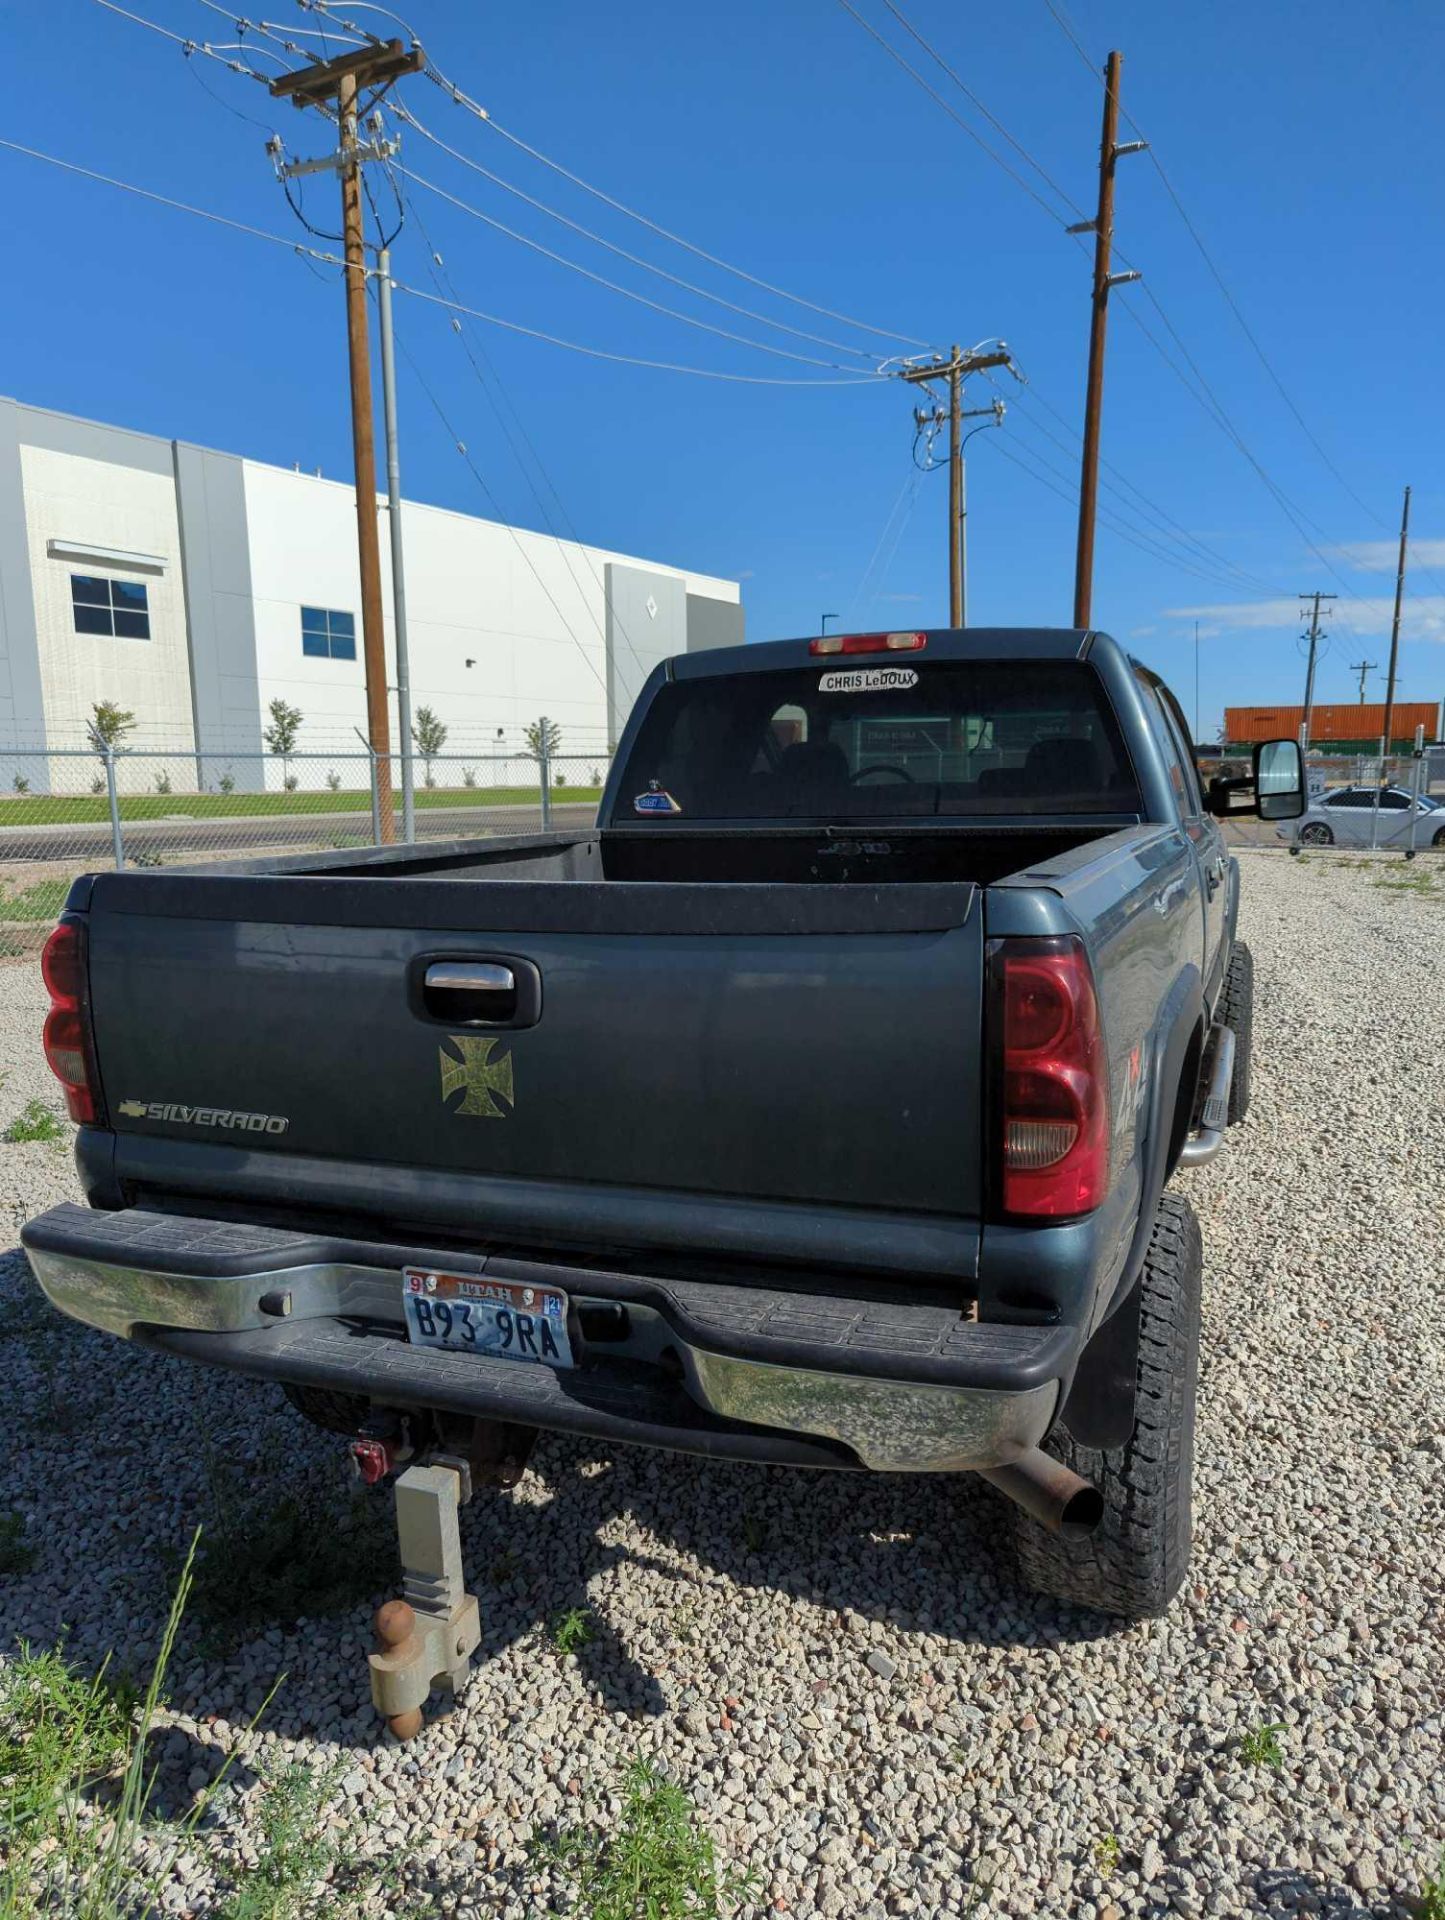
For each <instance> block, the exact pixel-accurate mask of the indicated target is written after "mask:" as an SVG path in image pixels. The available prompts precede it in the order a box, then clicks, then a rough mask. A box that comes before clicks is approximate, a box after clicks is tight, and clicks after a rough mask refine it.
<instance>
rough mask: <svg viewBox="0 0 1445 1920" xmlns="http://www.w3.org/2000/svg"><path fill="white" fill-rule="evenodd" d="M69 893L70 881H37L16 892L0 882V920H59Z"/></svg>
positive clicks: (17, 889)
mask: <svg viewBox="0 0 1445 1920" xmlns="http://www.w3.org/2000/svg"><path fill="white" fill-rule="evenodd" d="M0 818H3V815H0ZM69 892H70V882H69V881H68V880H37V881H36V882H35V884H34V885H33V886H29V887H19V888H16V889H14V890H12V889H11V888H10V887H9V886H8V885H7V884H6V883H5V882H4V881H0V920H58V919H59V918H60V915H61V912H62V910H63V909H64V906H65V896H66V894H68V893H69Z"/></svg>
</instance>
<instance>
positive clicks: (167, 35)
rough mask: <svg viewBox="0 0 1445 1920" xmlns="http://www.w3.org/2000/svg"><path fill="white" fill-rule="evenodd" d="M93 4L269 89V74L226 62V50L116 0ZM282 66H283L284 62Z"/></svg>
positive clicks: (262, 49) (96, 0)
mask: <svg viewBox="0 0 1445 1920" xmlns="http://www.w3.org/2000/svg"><path fill="white" fill-rule="evenodd" d="M94 4H95V5H96V6H98V7H104V9H105V11H106V12H107V13H115V14H119V16H120V18H121V19H122V20H129V21H131V22H132V23H133V24H134V25H135V26H138V27H146V28H148V29H149V30H150V32H152V33H158V34H159V35H160V36H161V38H162V39H163V40H170V41H173V42H174V44H175V45H176V46H178V47H179V48H180V49H181V51H182V52H183V53H185V54H186V55H190V54H193V53H200V54H204V55H205V56H206V57H207V59H210V60H218V61H219V62H220V63H221V65H222V66H223V67H228V68H229V69H230V70H231V72H232V73H240V74H244V75H245V77H246V78H247V79H248V80H259V81H260V83H261V85H262V86H263V87H266V88H267V89H269V88H270V85H271V76H270V74H267V73H257V71H256V69H255V68H254V67H248V66H247V65H246V63H245V62H244V61H243V60H228V59H227V58H226V51H227V50H225V49H222V48H220V47H213V46H212V45H211V44H210V42H209V41H207V40H194V39H192V38H191V37H190V35H189V34H184V33H173V32H172V31H171V29H170V28H169V27H163V26H160V25H159V24H158V23H157V22H156V21H154V20H147V19H146V17H145V15H144V14H142V13H132V12H131V10H130V8H129V7H122V6H117V5H116V0H94ZM269 51H270V50H269V48H266V47H258V48H256V52H258V53H269ZM271 57H272V58H274V59H280V55H279V54H276V55H272V56H271ZM282 64H283V65H284V62H283V63H282Z"/></svg>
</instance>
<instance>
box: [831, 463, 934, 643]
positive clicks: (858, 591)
mask: <svg viewBox="0 0 1445 1920" xmlns="http://www.w3.org/2000/svg"><path fill="white" fill-rule="evenodd" d="M918 487H919V472H918V471H917V470H915V471H914V472H912V473H905V474H904V476H903V485H902V486H901V487H900V488H899V489H898V492H897V493H896V495H895V496H894V499H893V504H892V506H891V507H889V509H888V518H887V519H886V520H885V521H884V522H883V527H882V530H881V531H880V533H879V535H878V538H877V540H876V541H875V542H874V545H873V552H872V554H871V555H870V556H869V560H868V564H867V566H866V567H865V568H864V569H863V577H862V579H861V580H860V581H859V582H858V584H857V586H856V587H855V588H854V589H853V594H852V598H851V599H850V600H849V602H848V611H849V613H850V614H852V612H853V611H854V609H855V608H857V607H860V606H862V605H864V604H865V603H864V600H863V595H864V594H865V593H866V592H867V589H868V583H869V581H870V580H871V579H872V578H873V570H874V568H875V567H876V566H877V565H878V557H879V555H880V554H881V553H882V551H883V548H884V545H885V543H886V542H887V540H888V536H889V534H890V533H891V531H892V529H893V522H894V520H895V518H896V517H897V515H898V511H899V509H900V508H901V507H902V506H903V501H904V496H905V495H906V494H908V493H909V491H910V489H911V490H912V493H913V495H915V496H916V495H917V492H918ZM912 511H913V504H912V500H911V499H910V501H909V505H908V507H907V509H906V511H905V513H904V524H905V525H906V524H907V521H908V518H909V516H910V515H911V513H912ZM900 537H901V530H900ZM897 551H898V548H897V543H896V542H895V543H894V547H893V552H894V553H896V552H897ZM890 564H891V556H890ZM876 597H877V589H876V588H875V589H874V594H873V596H872V597H870V599H869V600H868V601H867V602H866V605H867V606H870V607H871V606H872V604H873V599H874V598H876Z"/></svg>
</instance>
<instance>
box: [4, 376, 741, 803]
mask: <svg viewBox="0 0 1445 1920" xmlns="http://www.w3.org/2000/svg"><path fill="white" fill-rule="evenodd" d="M378 510H379V513H380V515H381V516H382V521H383V524H382V528H381V533H382V541H381V546H382V564H383V601H384V604H385V608H386V643H387V680H388V685H389V686H390V687H391V688H393V689H394V688H395V685H396V658H395V636H394V632H393V627H392V617H391V580H390V553H389V541H388V537H387V529H386V526H385V514H386V503H385V500H384V499H381V500H379V501H378ZM402 530H403V539H404V550H405V557H406V594H407V632H408V653H409V659H410V669H411V688H412V703H413V710H415V709H416V708H417V707H419V706H428V707H430V708H432V709H433V711H434V712H435V713H436V714H437V716H438V718H439V719H440V720H442V721H443V722H444V724H445V725H446V727H447V728H448V741H447V747H446V751H447V752H448V753H450V752H453V751H461V752H468V751H470V752H473V753H477V754H481V753H484V752H488V751H495V752H497V753H499V754H500V753H505V752H511V753H517V752H519V751H520V750H521V748H522V744H523V729H524V727H526V726H527V724H528V723H530V722H532V721H535V720H537V719H538V718H539V717H541V716H543V715H545V716H546V717H547V718H549V719H550V720H552V721H554V722H555V723H556V725H557V726H558V727H559V728H560V730H561V742H562V748H561V750H562V752H563V753H567V752H569V751H572V752H576V753H580V754H600V753H601V752H602V751H603V750H604V749H605V747H606V746H607V744H608V743H609V742H612V741H615V740H616V738H617V735H618V732H619V731H620V729H621V726H622V724H623V722H624V720H625V719H626V716H627V713H628V710H629V708H630V707H631V704H632V701H633V699H634V697H635V695H636V693H637V690H638V688H639V687H640V685H641V683H642V681H643V679H644V678H645V677H646V675H647V674H648V673H649V672H650V671H651V669H652V667H653V666H654V665H655V664H656V662H657V661H659V660H661V659H664V658H665V657H666V656H667V655H669V654H675V653H685V652H689V651H695V650H697V649H699V648H704V647H715V646H727V645H733V644H736V643H738V642H740V641H741V640H742V638H743V610H742V605H741V595H740V590H739V587H738V584H737V582H736V581H732V580H721V579H715V578H713V577H711V576H709V575H703V574H695V573H690V572H688V571H687V570H686V569H685V568H681V567H673V566H667V565H664V564H662V563H660V562H656V561H650V560H639V559H636V558H633V557H632V556H629V555H625V554H616V553H609V552H604V551H602V550H601V549H598V548H592V547H585V546H581V545H578V544H576V543H573V542H569V541H561V540H556V539H554V538H552V537H551V536H550V535H546V534H539V533H531V532H526V531H523V530H521V529H516V530H513V529H511V528H509V527H506V526H504V525H500V524H498V523H496V522H493V521H488V520H481V519H477V518H475V517H473V516H471V515H469V514H464V513H456V512H452V511H450V510H448V509H446V508H442V507H431V506H424V505H422V504H420V503H418V502H415V501H410V500H409V501H406V502H405V503H404V505H403V509H402ZM278 699H279V700H284V701H285V702H286V703H287V704H288V705H289V706H291V707H294V708H296V709H299V711H300V712H301V714H302V716H303V717H302V721H301V724H300V727H299V730H298V737H297V740H296V749H297V751H298V752H301V753H306V752H308V751H310V752H322V753H324V752H332V751H335V752H345V751H348V750H350V751H352V752H356V751H359V747H360V743H359V742H358V740H357V735H356V730H357V729H360V730H361V731H362V733H363V734H364V732H365V728H366V691H365V668H364V662H363V658H362V644H361V602H360V580H359V573H358V567H357V558H356V507H355V494H354V491H353V488H352V487H351V485H350V483H349V482H341V481H335V480H327V479H322V478H321V477H320V476H319V475H316V474H310V473H302V472H299V471H291V470H289V469H286V468H280V467H272V466H266V465H264V464H262V463H260V462H258V461H254V460H247V459H244V458H241V457H240V456H238V455H235V454H226V453H214V452H211V451H209V450H208V449H206V448H203V447H196V446H191V445H189V444H187V443H186V442H184V441H180V440H165V439H160V438H157V437H155V436H153V435H150V434H144V433H134V432H131V431H130V430H129V429H127V428H123V427H112V426H102V425H99V424H97V423H95V422H93V421H89V420H80V419H76V418H73V417H72V416H70V415H67V414H62V413H55V412H52V411H50V410H48V409H45V408H41V407H32V406H26V405H24V404H23V403H21V402H18V401H15V400H8V399H3V398H0V772H5V766H6V765H7V764H8V762H9V761H10V760H11V759H12V758H13V757H14V756H16V755H23V756H25V764H26V766H27V768H28V769H29V770H30V773H31V775H32V776H34V777H32V779H31V786H32V790H34V791H41V790H43V789H44V787H45V786H47V785H50V784H52V772H51V771H48V770H47V762H46V760H45V756H46V754H47V753H49V754H52V755H53V754H55V753H56V752H57V751H58V750H60V749H67V748H71V749H73V748H80V747H83V746H85V744H86V739H87V722H88V720H89V718H90V715H91V713H92V710H93V708H94V706H95V704H96V703H97V702H102V701H113V702H114V703H115V704H116V705H117V706H119V707H121V708H123V709H126V710H128V711H130V712H131V713H133V714H134V715H135V720H136V725H135V729H134V731H133V733H132V734H131V735H130V736H129V737H128V739H127V741H126V745H127V746H130V747H132V748H134V749H137V750H139V751H141V752H144V753H145V754H147V755H148V756H154V755H156V754H165V755H171V754H175V755H178V756H183V757H182V758H180V759H178V761H177V766H176V784H177V786H178V787H179V786H181V785H182V784H185V785H187V786H194V783H195V781H196V779H197V778H200V779H201V780H202V781H206V780H207V779H208V775H209V773H210V771H211V764H212V763H215V762H219V761H220V760H222V759H227V760H228V764H229V765H230V767H231V769H232V771H231V778H233V779H234V781H235V784H236V785H237V786H240V787H251V786H258V785H262V784H265V785H273V786H274V785H277V784H279V779H280V768H279V764H278V763H277V762H276V761H275V759H274V756H270V755H268V754H267V753H266V748H265V743H264V739H263V735H264V733H265V730H266V727H267V725H268V718H269V711H270V707H271V703H272V702H273V701H275V700H278ZM391 713H392V741H393V747H394V748H395V747H396V745H397V744H398V735H397V720H396V699H395V694H394V691H393V694H392V698H391ZM154 764H155V762H154V759H152V760H151V765H152V766H154ZM55 765H56V763H55V762H54V761H51V762H49V763H48V766H49V768H50V769H53V768H54V767H55ZM10 777H11V776H10V774H9V773H8V772H5V780H6V784H7V785H8V783H9V780H10Z"/></svg>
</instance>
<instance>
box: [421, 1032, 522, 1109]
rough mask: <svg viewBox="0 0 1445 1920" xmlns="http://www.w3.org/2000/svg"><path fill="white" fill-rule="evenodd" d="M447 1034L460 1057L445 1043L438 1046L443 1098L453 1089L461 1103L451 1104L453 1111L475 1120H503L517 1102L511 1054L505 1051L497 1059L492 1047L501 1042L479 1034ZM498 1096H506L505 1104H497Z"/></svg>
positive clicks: (449, 1094) (501, 1098)
mask: <svg viewBox="0 0 1445 1920" xmlns="http://www.w3.org/2000/svg"><path fill="white" fill-rule="evenodd" d="M447 1038H448V1039H449V1040H450V1042H451V1044H452V1045H453V1046H454V1047H455V1048H456V1050H457V1052H458V1053H460V1055H461V1056H462V1057H461V1059H460V1060H455V1059H453V1057H452V1056H451V1054H449V1053H448V1052H447V1050H446V1048H445V1047H441V1048H439V1049H438V1055H437V1057H438V1059H439V1060H440V1062H441V1070H442V1099H443V1100H450V1098H451V1097H452V1095H453V1094H454V1093H460V1094H461V1096H462V1101H461V1105H460V1106H457V1107H453V1108H452V1109H451V1111H452V1112H453V1113H466V1114H470V1115H471V1116H472V1118H473V1119H475V1120H505V1119H506V1117H507V1114H508V1113H509V1112H511V1110H512V1109H513V1108H514V1107H515V1105H516V1096H515V1095H514V1093H513V1092H512V1056H511V1054H510V1053H504V1054H503V1055H502V1057H501V1059H500V1060H494V1059H493V1058H492V1054H493V1051H494V1050H495V1049H496V1048H497V1047H499V1046H500V1045H501V1042H500V1041H499V1040H492V1039H486V1038H483V1037H482V1036H481V1035H480V1034H475V1033H452V1034H448V1035H447ZM499 1100H505V1102H506V1106H505V1107H500V1106H498V1105H497V1102H498V1101H499Z"/></svg>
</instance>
